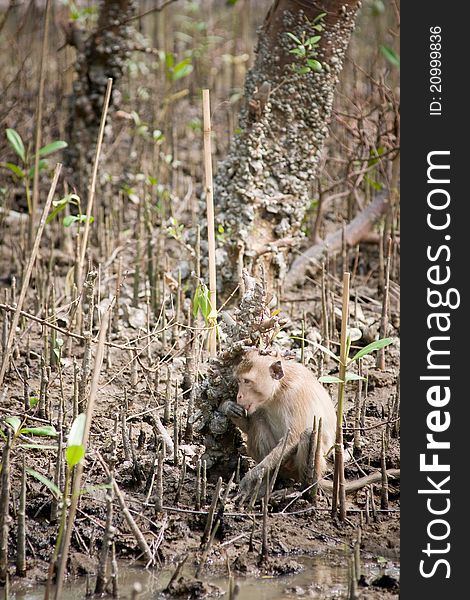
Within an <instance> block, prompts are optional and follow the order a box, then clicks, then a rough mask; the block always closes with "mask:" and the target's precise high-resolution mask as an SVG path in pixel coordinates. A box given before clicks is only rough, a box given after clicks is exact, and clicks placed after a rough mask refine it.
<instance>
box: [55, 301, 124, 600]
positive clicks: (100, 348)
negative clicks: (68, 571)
mask: <svg viewBox="0 0 470 600" xmlns="http://www.w3.org/2000/svg"><path fill="white" fill-rule="evenodd" d="M111 306H112V305H111ZM108 325H109V310H108V311H107V312H106V313H105V315H104V316H103V319H102V321H101V326H100V330H99V335H98V344H97V348H96V357H95V365H94V370H93V376H92V380H91V387H90V394H89V397H88V403H87V408H86V413H85V419H84V423H83V432H82V433H83V435H82V437H81V444H74V445H77V446H79V445H81V446H82V447H83V456H81V458H80V460H78V462H77V463H76V467H75V474H74V479H73V483H72V495H71V502H70V507H69V515H68V521H67V526H66V529H65V533H64V542H63V546H62V548H61V554H60V558H59V561H58V566H57V586H56V594H55V598H56V600H60V598H61V595H62V588H63V583H64V576H65V567H66V564H67V558H68V552H69V547H70V541H71V538H72V529H73V525H74V520H75V514H76V511H77V506H78V500H79V494H80V484H81V478H82V473H83V460H82V459H83V458H84V455H85V449H86V447H87V444H88V437H89V434H90V427H91V419H92V416H93V411H94V404H95V398H96V393H97V389H98V381H99V376H100V372H101V368H102V365H103V355H104V343H105V339H106V332H107V329H108ZM81 414H82V413H81ZM79 418H80V415H79V416H78V417H77V419H79ZM82 420H83V417H81V421H80V423H82ZM79 433H80V431H79V430H78V426H77V441H78V434H79ZM74 441H75V440H74ZM80 454H81V451H80V450H77V451H76V453H75V456H76V457H78V456H80Z"/></svg>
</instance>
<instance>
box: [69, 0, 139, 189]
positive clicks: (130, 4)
mask: <svg viewBox="0 0 470 600" xmlns="http://www.w3.org/2000/svg"><path fill="white" fill-rule="evenodd" d="M136 6H137V2H136V1H135V0H101V2H100V12H99V18H98V24H97V28H96V30H95V31H94V33H92V34H91V36H90V37H88V38H87V39H85V34H84V32H83V31H82V30H81V29H80V28H79V27H78V26H77V24H76V23H70V24H68V26H67V28H66V36H67V43H69V44H71V45H73V46H75V47H76V49H77V61H76V73H77V78H76V79H75V81H74V84H73V93H72V95H71V96H70V108H69V117H68V123H67V133H68V140H69V150H68V152H67V154H66V167H67V171H68V179H69V181H70V183H71V184H72V185H74V186H76V187H77V189H78V190H79V191H81V192H83V191H84V189H86V186H87V184H88V177H89V171H90V170H91V165H92V164H93V157H94V152H95V146H96V139H97V137H98V128H99V125H100V118H101V112H102V109H103V100H104V96H105V92H106V85H107V80H108V77H112V79H113V82H114V84H113V92H112V96H111V103H110V108H111V109H112V107H113V105H114V106H117V105H118V104H119V101H120V93H119V91H118V87H117V86H116V84H117V83H118V82H119V80H120V78H121V76H122V72H123V69H124V64H125V60H126V58H127V57H128V55H129V51H130V49H131V46H130V42H131V36H132V25H131V24H130V23H128V20H129V19H130V18H131V17H132V16H134V14H135V11H136Z"/></svg>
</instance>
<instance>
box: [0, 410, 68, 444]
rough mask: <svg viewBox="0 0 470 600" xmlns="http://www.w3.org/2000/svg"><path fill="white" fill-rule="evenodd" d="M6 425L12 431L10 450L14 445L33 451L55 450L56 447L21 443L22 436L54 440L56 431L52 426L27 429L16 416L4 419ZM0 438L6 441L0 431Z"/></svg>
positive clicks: (22, 421)
mask: <svg viewBox="0 0 470 600" xmlns="http://www.w3.org/2000/svg"><path fill="white" fill-rule="evenodd" d="M4 423H5V425H7V426H8V427H9V428H10V429H12V431H13V438H12V448H13V446H14V445H16V446H17V447H19V448H26V449H30V450H32V449H35V450H56V449H57V446H52V445H46V444H39V443H36V442H23V441H21V442H20V440H21V438H22V437H23V436H33V437H47V438H55V437H57V436H58V433H57V430H56V429H55V427H54V426H53V425H41V426H40V427H27V426H26V422H25V420H22V419H21V418H20V417H17V416H10V417H6V418H5V419H4ZM0 437H2V438H3V439H5V440H6V435H5V433H4V432H3V431H2V430H1V429H0Z"/></svg>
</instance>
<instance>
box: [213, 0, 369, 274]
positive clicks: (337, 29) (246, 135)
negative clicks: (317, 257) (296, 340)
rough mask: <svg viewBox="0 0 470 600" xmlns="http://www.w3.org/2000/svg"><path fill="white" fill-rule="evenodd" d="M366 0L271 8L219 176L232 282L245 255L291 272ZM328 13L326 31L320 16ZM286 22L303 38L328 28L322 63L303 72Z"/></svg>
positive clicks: (285, 3)
mask: <svg viewBox="0 0 470 600" xmlns="http://www.w3.org/2000/svg"><path fill="white" fill-rule="evenodd" d="M359 6H360V1H359V0H346V1H339V0H323V1H320V2H313V1H310V0H275V2H274V3H273V5H272V7H271V9H270V10H269V12H268V14H267V16H266V18H265V21H264V24H263V26H262V28H261V30H260V33H259V38H258V46H257V51H256V52H257V55H256V62H255V65H254V67H253V68H252V69H251V71H250V72H249V73H248V75H247V79H246V85H245V96H246V103H245V108H244V109H243V110H242V114H241V133H240V134H239V135H237V136H236V137H235V138H234V141H233V143H232V146H231V149H230V153H229V156H228V157H227V159H226V160H224V161H223V162H222V163H221V164H220V165H219V168H218V173H217V177H216V181H215V199H216V203H217V209H216V210H217V216H218V220H219V222H221V223H223V224H224V226H225V230H226V232H227V234H228V238H229V239H228V243H226V244H225V245H224V246H223V247H221V248H219V249H218V254H219V257H218V263H219V264H220V265H222V269H221V276H222V278H223V280H224V281H225V282H227V281H232V282H235V281H236V280H237V273H240V263H241V258H242V256H241V255H243V263H244V266H246V267H248V269H251V268H252V267H253V266H254V263H256V262H257V261H259V260H260V258H261V259H262V260H264V261H265V263H266V262H267V263H268V265H269V271H270V272H271V275H272V276H274V275H275V276H277V277H279V278H281V279H283V278H284V275H285V273H286V270H287V263H286V248H288V247H290V246H292V245H293V244H296V243H298V242H299V241H300V239H301V236H302V234H301V224H302V220H303V217H304V215H305V211H306V208H307V206H308V201H309V182H311V181H312V179H313V178H314V177H315V175H316V171H317V165H318V161H319V157H320V152H321V150H322V147H323V142H324V140H325V137H326V135H327V133H328V122H329V119H330V115H331V110H332V105H333V97H334V91H335V87H336V85H337V83H338V79H339V74H340V72H341V70H342V65H343V60H344V56H345V52H346V49H347V46H348V43H349V40H350V37H351V33H352V31H353V29H354V24H355V19H356V14H357V11H358V9H359ZM322 13H326V15H325V17H324V18H323V19H321V20H320V21H317V24H318V23H321V25H322V26H323V30H322V31H320V32H319V31H317V30H316V29H315V27H314V25H315V24H314V21H315V19H316V18H317V17H318V16H319V15H320V14H322ZM288 32H289V33H292V34H294V35H295V36H297V38H299V39H300V40H304V39H306V38H308V37H310V36H317V35H319V36H321V38H320V40H319V45H318V48H317V49H316V52H317V56H316V57H315V58H316V60H318V61H319V62H320V63H321V64H322V66H323V69H322V71H321V72H316V71H313V70H311V71H310V72H307V73H303V74H301V73H299V72H298V71H299V67H301V66H303V65H305V60H304V61H303V62H302V59H299V58H297V57H296V56H294V55H293V54H292V53H291V52H290V50H292V49H293V48H295V46H296V42H295V41H294V40H293V39H292V38H291V37H290V36H289V35H287V33H288ZM269 271H268V272H269Z"/></svg>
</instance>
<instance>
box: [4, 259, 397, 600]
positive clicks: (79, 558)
mask: <svg viewBox="0 0 470 600" xmlns="http://www.w3.org/2000/svg"><path fill="white" fill-rule="evenodd" d="M371 259H372V260H373V259H374V256H373V250H372V249H371ZM367 264H368V263H367ZM364 282H367V285H366V283H364ZM354 289H355V290H356V292H357V293H358V294H359V306H360V307H361V308H362V312H361V318H362V319H363V320H364V321H367V322H368V323H373V321H374V318H375V317H374V315H375V316H377V315H378V314H379V311H380V303H379V302H378V301H375V303H374V302H372V303H370V302H369V301H368V300H362V298H369V299H371V297H373V296H375V297H376V298H377V297H378V295H377V292H376V290H374V289H373V288H372V287H371V273H370V272H367V273H365V275H363V276H362V275H360V274H358V275H357V277H356V280H355V288H354ZM297 293H298V300H297V301H296V302H289V303H286V305H287V306H288V307H289V308H288V310H287V311H286V314H285V316H286V317H288V318H289V319H288V323H287V325H286V326H285V333H283V334H282V335H281V341H284V343H285V344H287V345H290V346H291V347H294V348H295V344H296V343H297V344H298V342H295V341H294V340H292V339H291V337H290V336H292V335H298V331H299V329H300V320H299V317H300V316H302V317H303V318H305V319H306V332H307V333H306V337H307V338H309V337H313V338H315V335H316V333H317V330H316V324H317V323H318V321H317V320H316V317H317V313H318V310H319V303H318V302H317V301H316V300H313V301H312V300H307V301H303V302H302V301H300V300H301V298H313V297H315V294H316V293H317V292H315V288H314V287H313V286H312V289H308V288H307V287H305V288H303V289H302V290H301V291H299V292H297ZM130 294H131V287H130V286H127V285H126V284H124V285H123V287H122V290H121V300H120V302H121V308H120V311H119V320H118V326H117V331H118V333H115V334H113V336H112V339H111V340H110V341H111V342H112V343H114V344H116V345H119V344H122V343H123V342H124V341H125V340H126V339H129V338H135V337H136V336H137V333H138V332H137V330H136V328H135V327H131V326H130V324H129V322H130V321H131V322H134V321H135V319H136V315H137V313H133V315H134V321H133V318H132V317H131V318H129V311H128V309H126V303H127V301H128V299H129V298H128V296H130ZM290 299H291V300H292V296H291V298H290ZM141 316H142V315H141ZM396 319H397V318H396V315H395V321H394V322H395V324H396ZM353 320H354V319H353ZM375 321H377V319H376V318H375ZM392 321H393V319H392ZM58 323H59V324H64V323H62V321H61V320H59V321H58ZM353 324H354V323H353ZM97 325H98V324H97V323H96V325H95V328H94V329H95V331H96V330H97ZM134 325H136V323H135V322H134ZM356 325H361V324H360V323H359V322H356ZM374 326H376V325H372V327H374ZM23 327H24V329H23V332H27V338H28V340H29V342H28V347H29V353H27V351H26V349H25V344H24V343H22V344H21V345H20V346H19V352H18V353H17V354H16V356H15V358H14V361H13V365H14V368H13V369H12V370H11V371H10V373H9V375H8V377H7V380H6V383H7V393H6V394H4V397H3V398H2V404H1V408H0V410H1V413H0V414H1V417H2V418H4V417H6V416H9V415H22V414H24V412H23V404H24V397H23V393H24V391H23V386H22V384H21V381H20V379H19V375H20V374H21V373H22V372H23V370H22V369H23V366H24V364H25V363H26V362H29V364H30V374H31V375H30V381H29V385H30V389H31V396H33V395H34V394H35V393H38V391H39V386H40V378H39V373H40V369H39V357H40V355H41V353H42V351H43V341H44V337H43V336H41V327H40V326H39V325H38V324H35V323H33V322H31V321H28V320H27V319H26V320H25V322H24V325H23ZM140 333H141V335H142V334H143V332H142V331H141V332H140ZM388 333H389V334H391V335H392V336H394V337H396V335H397V333H398V331H397V329H396V328H395V327H393V326H392V325H390V331H389V332H388ZM177 334H178V332H177V331H176V332H175V331H174V330H173V332H171V330H170V334H169V335H170V336H176V335H177ZM25 339H26V336H25V334H24V333H23V335H22V340H23V341H24V340H25ZM171 339H172V341H175V342H177V343H178V340H177V339H176V337H173V338H171ZM184 341H185V338H183V337H181V339H180V342H179V343H180V346H181V348H182V349H184V347H185V344H184ZM357 344H358V345H359V344H362V345H364V343H363V342H357ZM81 352H82V349H81V343H80V342H78V341H75V340H74V341H73V342H72V347H71V353H70V354H69V356H67V353H65V352H64V354H65V356H64V358H63V359H62V377H63V389H64V390H65V398H66V404H65V408H66V412H65V423H67V424H68V423H70V419H71V391H72V390H73V386H74V377H73V372H74V366H73V360H72V358H71V355H73V357H74V358H75V360H76V361H78V362H79V361H80V360H81ZM153 352H155V354H154V355H153V357H152V358H153V360H154V361H156V359H157V358H158V354H160V358H164V356H165V353H164V352H163V351H162V350H160V351H158V350H156V351H155V350H153ZM297 352H299V349H298V348H297ZM308 359H310V361H309V362H310V366H311V367H312V368H313V369H314V370H315V371H316V370H317V360H318V356H312V357H310V354H309V350H308V348H306V360H308ZM144 362H146V361H144V360H142V362H141V364H142V365H143V364H144ZM164 362H165V368H163V367H162V368H160V369H159V371H158V374H157V375H155V374H153V373H150V372H145V369H142V368H140V367H139V371H138V378H137V385H135V386H133V385H132V383H131V381H132V378H133V376H134V377H135V374H134V375H133V374H132V373H131V370H132V369H131V366H130V364H131V360H130V358H129V354H128V353H125V352H123V351H122V350H120V349H118V348H113V347H108V354H107V355H106V359H105V364H104V366H103V370H102V373H101V384H100V388H99V394H98V398H97V405H96V411H95V416H94V418H93V425H92V432H91V444H90V450H89V453H88V455H87V457H86V459H85V469H84V473H85V475H84V481H83V485H82V488H84V489H85V490H88V491H86V492H85V493H84V494H83V495H82V496H81V499H80V508H79V513H78V516H77V522H76V526H75V532H74V536H73V539H72V551H71V558H70V562H69V575H70V577H73V576H74V575H83V574H84V573H90V574H93V573H95V572H96V566H97V560H98V555H99V550H100V547H101V543H102V535H103V531H104V527H105V519H106V505H105V495H106V490H105V489H103V485H104V484H106V477H105V473H104V471H103V468H102V466H101V464H100V462H99V460H98V455H97V453H98V452H99V453H100V455H101V456H102V457H104V459H109V458H110V449H111V446H112V444H113V441H112V439H113V430H114V427H115V419H116V415H118V416H117V420H118V428H117V431H118V435H117V463H116V467H115V478H116V482H117V483H118V485H119V487H120V489H121V490H122V491H123V493H124V497H125V502H126V505H127V507H128V508H129V509H130V510H131V512H132V514H133V516H134V518H135V519H136V522H137V524H138V526H139V528H140V529H141V531H142V533H143V534H144V536H145V538H146V539H147V541H148V543H149V545H150V547H151V548H152V551H153V552H154V553H155V557H156V561H157V565H158V566H157V567H156V568H160V567H162V566H164V565H166V566H168V565H177V564H178V562H179V561H181V559H182V558H183V557H184V556H185V555H186V554H188V555H189V558H188V562H187V565H186V566H188V565H192V566H194V569H197V566H198V564H199V562H200V561H201V554H202V553H201V549H200V546H201V537H202V535H203V532H204V528H205V524H206V519H207V511H208V508H209V506H210V503H211V500H212V495H213V490H214V479H215V478H214V476H213V475H212V474H211V472H210V471H209V472H208V483H207V494H206V499H205V501H204V500H203V502H202V504H201V508H200V510H195V494H196V462H197V458H198V457H200V456H201V455H202V454H203V452H204V446H203V440H202V438H201V437H200V436H199V437H198V434H197V433H196V434H195V436H194V439H193V441H192V443H189V444H187V443H185V441H184V439H182V440H181V446H180V456H179V464H178V466H174V457H173V456H168V457H166V459H165V463H164V480H163V485H164V491H163V504H164V510H163V512H162V513H157V512H156V510H155V485H154V486H153V488H152V491H151V492H150V494H149V491H148V490H149V479H150V478H151V475H152V473H154V472H155V469H154V468H153V465H154V462H155V456H156V439H155V436H154V433H153V430H152V427H151V425H150V424H149V423H147V422H146V417H147V416H148V415H149V414H154V413H155V412H157V413H158V414H159V416H160V417H161V418H162V419H163V417H164V404H165V396H166V395H167V394H170V397H171V398H173V397H174V394H175V389H176V387H175V386H176V382H179V385H180V386H181V381H182V379H183V375H184V370H185V358H184V352H183V350H180V351H174V352H173V353H172V354H170V355H169V356H168V357H167V358H166V359H165V360H164ZM374 363H375V358H373V357H368V358H367V359H365V360H364V365H363V367H364V374H366V375H367V379H368V382H367V389H365V390H364V391H365V392H366V393H367V396H366V400H365V421H364V430H363V436H362V449H361V452H360V454H359V455H357V456H356V458H355V459H354V460H352V461H349V462H348V464H347V466H346V479H347V480H350V479H354V478H356V477H358V476H360V475H361V474H364V473H370V472H373V471H377V470H380V464H381V463H380V460H381V456H380V449H381V436H382V432H383V431H384V430H385V429H386V427H387V423H389V427H390V429H391V430H392V431H391V435H390V442H389V447H388V450H387V467H388V468H397V467H399V439H398V438H397V437H394V436H396V434H397V423H396V422H395V421H393V419H392V415H391V414H390V413H391V410H392V409H391V406H392V399H393V398H394V396H395V395H396V392H397V375H398V339H396V340H395V344H394V345H392V346H391V347H390V348H388V349H387V352H386V363H387V367H386V370H385V371H380V370H378V369H376V368H375V364H374ZM204 371H205V367H204V364H203V365H201V377H204V376H205V375H204ZM335 372H336V371H335V365H334V364H333V363H332V362H330V363H326V364H325V365H324V367H323V373H332V374H334V373H335ZM59 379H60V378H59V376H58V372H57V370H56V371H55V372H53V373H52V378H51V380H50V381H49V384H48V396H49V402H50V405H51V407H52V418H51V422H52V423H53V424H57V406H58V402H59V397H60V381H59ZM157 380H158V383H157ZM355 385H356V384H354V385H350V388H349V390H347V404H346V423H345V427H346V429H345V440H346V442H351V441H352V437H353V432H352V431H351V428H352V427H354V398H355V394H356V392H355ZM150 388H151V390H152V391H151V392H150V391H149V390H150ZM330 389H331V393H332V397H333V398H335V394H336V391H335V389H334V387H333V386H331V388H330ZM124 390H125V392H124ZM125 396H126V397H127V402H128V408H127V422H126V429H127V432H126V433H127V434H129V433H130V444H131V459H130V460H126V452H129V448H127V450H126V448H125V445H128V444H129V441H125V440H124V436H123V429H122V419H121V416H119V415H122V412H121V411H122V407H123V402H124V397H125ZM196 402H197V400H196ZM172 404H173V402H172ZM186 408H187V401H186V400H185V399H184V398H182V397H180V398H179V419H180V422H181V424H182V425H180V427H181V428H183V425H184V423H185V422H186ZM171 414H172V415H173V411H172V412H171ZM390 421H392V423H390ZM26 422H27V424H28V425H31V426H34V425H36V426H37V425H38V423H41V422H42V421H41V419H38V417H37V410H36V412H35V411H34V410H32V411H30V412H29V414H28V415H27V416H26ZM166 428H167V431H168V434H169V436H170V437H173V435H174V423H173V416H171V417H170V420H169V422H168V423H167V424H166ZM23 437H24V439H23V441H25V440H26V438H28V436H23ZM36 439H37V438H36ZM23 452H25V451H24V450H21V449H20V448H18V449H17V450H15V451H14V457H13V465H12V482H13V503H12V506H13V507H16V506H17V498H18V494H19V482H20V462H21V456H22V454H23ZM183 452H184V453H185V454H186V456H187V459H186V475H185V478H184V482H183V485H182V486H181V467H182V464H181V463H182V454H183ZM26 456H27V458H26V460H27V464H28V465H29V466H31V467H34V469H35V470H37V471H38V472H40V473H42V474H43V475H45V476H46V477H49V478H52V476H53V474H54V471H55V467H54V465H55V452H54V451H52V450H28V451H27V455H26ZM246 462H247V461H242V464H245V463H246ZM241 474H243V470H242V473H241ZM229 477H230V473H227V474H226V476H225V478H224V482H225V484H226V483H227V481H228V479H229ZM27 487H28V489H27V497H28V500H27V529H28V534H27V554H28V582H31V580H34V581H36V582H37V583H39V582H41V581H44V580H45V578H46V574H47V569H48V561H49V559H50V556H51V551H52V548H53V547H54V544H55V541H56V537H57V530H58V529H57V523H51V520H50V517H51V499H52V496H51V492H50V490H49V489H48V488H47V487H46V486H44V485H42V484H41V483H39V482H38V481H37V480H35V479H34V478H32V477H30V478H28V486H27ZM236 487H237V486H236V483H235V484H233V486H232V489H231V490H230V492H229V496H228V500H227V502H226V504H225V509H224V515H223V518H222V522H221V526H220V527H219V529H218V532H217V538H216V540H215V541H214V543H213V546H212V548H211V551H210V553H209V555H208V557H207V559H206V560H207V563H206V566H205V567H204V569H203V570H202V571H201V572H200V573H199V575H198V579H200V580H204V573H205V572H207V573H211V574H214V573H216V574H220V573H227V570H228V569H230V571H231V573H232V574H234V576H235V577H245V576H249V577H259V576H260V575H262V574H270V575H283V574H288V573H291V572H295V570H296V569H299V568H301V567H300V566H299V564H298V563H297V562H296V560H295V557H296V556H299V555H301V556H308V555H315V554H318V553H322V552H325V551H326V550H331V549H340V550H342V551H344V550H346V552H347V554H346V555H351V556H352V550H353V547H354V543H355V541H356V539H357V536H358V529H359V528H360V529H361V555H362V556H363V557H370V556H372V557H375V558H376V557H383V564H384V573H385V569H386V566H387V565H388V566H390V565H393V566H397V565H398V564H399V507H400V501H399V482H398V481H392V480H390V481H389V507H388V511H380V486H379V485H374V486H373V487H374V490H373V495H374V501H375V502H374V503H371V499H370V497H369V500H368V501H367V494H369V493H370V492H368V491H366V490H364V489H362V490H360V491H359V492H357V493H354V494H352V495H348V498H347V507H348V514H347V520H346V522H344V523H341V522H339V521H338V520H337V519H333V518H332V517H331V515H330V510H329V506H330V498H329V496H328V495H325V494H324V493H323V492H320V495H319V497H318V499H317V506H316V507H314V506H312V503H311V502H310V501H309V500H308V499H305V498H303V497H300V498H298V499H294V496H295V494H294V492H299V491H300V490H301V486H300V484H293V482H279V483H278V485H277V488H279V489H282V488H287V490H288V491H287V492H286V493H287V494H288V497H287V498H286V499H284V500H278V501H275V500H272V501H271V503H270V506H269V517H268V546H269V557H268V558H267V559H266V560H261V554H260V552H261V536H262V513H261V512H260V506H259V504H257V505H256V506H255V508H254V509H253V510H250V511H247V509H246V508H243V507H239V506H237V505H236V504H234V502H233V500H232V499H233V497H234V496H235V494H236ZM178 489H179V491H178ZM223 489H225V485H224V488H223ZM177 495H178V496H179V498H176V496H177ZM373 504H375V508H376V509H377V511H376V512H375V514H374V510H373V508H374V506H373ZM114 524H115V527H116V531H115V538H114V539H115V547H116V553H117V555H118V557H120V558H129V559H132V560H135V559H137V560H140V561H141V564H142V566H144V565H145V560H144V559H142V556H141V554H140V551H139V549H138V546H137V544H136V541H135V538H134V537H133V535H132V533H131V532H130V530H129V528H128V526H127V524H126V522H125V519H124V517H123V515H122V511H121V510H120V509H119V507H118V506H117V504H116V502H115V513H114ZM250 540H251V541H250ZM10 542H11V548H12V552H11V558H12V559H14V554H15V551H14V548H15V546H16V527H15V526H13V527H12V529H11V532H10ZM347 549H349V550H347ZM344 560H346V559H344ZM193 583H194V582H193ZM363 583H364V586H365V587H362V588H360V594H361V595H360V597H364V598H387V597H395V596H396V595H397V594H398V586H399V582H398V581H396V579H394V578H391V579H390V578H388V577H387V576H384V577H382V578H375V580H374V581H364V582H363ZM14 585H21V584H19V583H18V581H16V582H14ZM185 585H186V584H185ZM188 585H189V587H190V588H191V589H192V587H191V586H192V585H193V584H188ZM196 587H197V586H196ZM179 591H180V592H181V593H182V594H183V595H182V597H204V594H205V593H206V592H205V591H202V592H201V590H199V591H197V589H196V588H194V589H193V590H192V591H191V590H189V591H188V590H186V591H184V590H182V589H180V590H179ZM303 592H304V593H305V594H308V590H303ZM174 593H176V589H175V590H174ZM201 593H202V594H203V595H202V596H201ZM298 593H299V594H300V595H302V590H300V591H298Z"/></svg>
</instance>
